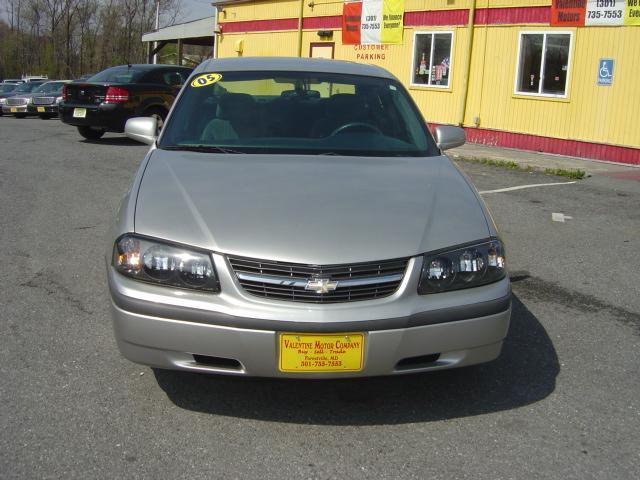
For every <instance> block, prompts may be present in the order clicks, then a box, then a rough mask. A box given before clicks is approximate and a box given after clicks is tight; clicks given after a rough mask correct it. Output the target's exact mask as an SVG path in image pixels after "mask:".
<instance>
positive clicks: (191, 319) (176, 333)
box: [109, 255, 511, 378]
mask: <svg viewBox="0 0 640 480" xmlns="http://www.w3.org/2000/svg"><path fill="white" fill-rule="evenodd" d="M214 257H215V261H216V269H217V271H218V274H219V276H220V284H221V288H222V293H220V294H218V295H207V294H199V293H192V292H187V291H177V290H173V289H167V288H165V287H158V286H155V285H149V284H143V283H141V282H137V281H134V280H131V279H128V278H126V277H123V276H122V275H120V274H118V273H117V272H115V271H114V270H113V268H111V267H109V286H110V290H111V298H112V308H111V312H112V316H113V322H114V330H115V335H116V340H117V343H118V347H119V349H120V351H121V353H122V354H123V355H124V356H125V357H126V358H128V359H129V360H132V361H134V362H137V363H141V364H145V365H150V366H154V367H160V368H168V369H178V370H191V371H200V372H211V373H223V374H230V375H248V376H264V377H289V378H346V377H361V376H377V375H395V374H404V373H412V372H420V371H428V370H439V369H445V368H453V367H462V366H467V365H473V364H477V363H482V362H487V361H490V360H493V359H495V358H496V357H497V356H498V355H499V354H500V350H501V347H502V342H503V340H504V338H505V336H506V334H507V331H508V328H509V321H510V317H511V300H510V284H509V280H508V279H504V280H502V281H500V282H497V283H495V284H491V285H485V286H483V287H478V288H474V289H468V290H466V291H457V292H449V293H444V294H438V295H426V296H418V295H417V294H415V292H416V288H417V282H418V277H419V272H420V269H421V259H417V258H415V259H412V260H411V261H410V262H409V266H408V267H407V275H406V276H405V279H404V280H403V282H402V284H401V286H400V288H399V289H398V291H397V292H396V293H395V294H394V295H392V296H390V297H385V298H381V299H377V300H371V301H362V302H351V303H342V304H331V305H320V306H319V305H312V304H292V303H291V302H283V301H265V300H264V299H261V298H258V297H252V296H250V295H248V294H246V293H245V292H244V291H243V290H242V288H241V287H240V286H239V285H238V283H237V281H236V280H235V277H234V274H233V273H232V272H230V271H229V269H228V268H227V264H226V261H225V259H224V257H222V256H219V255H214ZM281 332H297V333H342V332H362V333H363V334H364V338H365V340H364V363H363V369H362V370H361V371H358V372H322V373H318V372H313V373H310V372H307V373H299V372H293V373H290V372H282V371H280V370H279V368H278V357H279V351H278V348H279V347H278V344H279V334H280V333H281ZM203 359H204V360H203Z"/></svg>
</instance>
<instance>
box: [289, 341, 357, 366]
mask: <svg viewBox="0 0 640 480" xmlns="http://www.w3.org/2000/svg"><path fill="white" fill-rule="evenodd" d="M279 340H280V342H279V343H280V348H279V352H278V356H279V361H278V367H279V368H280V371H281V372H359V371H360V370H362V368H363V360H364V334H362V333H336V334H326V335H307V334H304V333H281V334H280V338H279Z"/></svg>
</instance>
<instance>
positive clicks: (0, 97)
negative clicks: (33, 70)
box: [0, 82, 18, 116]
mask: <svg viewBox="0 0 640 480" xmlns="http://www.w3.org/2000/svg"><path fill="white" fill-rule="evenodd" d="M17 86H18V84H17V83H4V82H3V83H0V116H2V107H3V106H4V104H5V102H6V101H7V97H10V96H11V94H12V92H13V91H14V90H15V89H16V87H17Z"/></svg>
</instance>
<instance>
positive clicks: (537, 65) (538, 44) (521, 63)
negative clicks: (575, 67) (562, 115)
mask: <svg viewBox="0 0 640 480" xmlns="http://www.w3.org/2000/svg"><path fill="white" fill-rule="evenodd" d="M571 41H572V34H571V33H569V32H562V33H560V32H553V33H545V32H526V33H525V32H523V33H521V34H520V46H519V54H518V58H519V60H518V69H517V74H516V93H518V94H524V95H544V96H552V97H566V96H567V79H568V78H569V75H568V74H569V60H570V55H571Z"/></svg>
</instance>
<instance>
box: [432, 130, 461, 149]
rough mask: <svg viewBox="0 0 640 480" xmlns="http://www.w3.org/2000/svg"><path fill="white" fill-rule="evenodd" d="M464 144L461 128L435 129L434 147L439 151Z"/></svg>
mask: <svg viewBox="0 0 640 480" xmlns="http://www.w3.org/2000/svg"><path fill="white" fill-rule="evenodd" d="M464 142H465V135H464V130H463V129H462V128H460V127H451V126H447V125H442V126H440V127H436V145H438V148H439V149H440V150H449V149H450V148H455V147H459V146H461V145H464Z"/></svg>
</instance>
